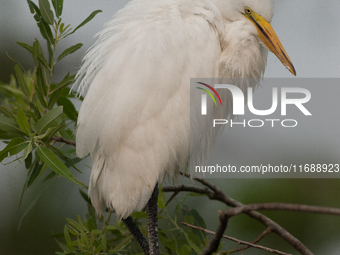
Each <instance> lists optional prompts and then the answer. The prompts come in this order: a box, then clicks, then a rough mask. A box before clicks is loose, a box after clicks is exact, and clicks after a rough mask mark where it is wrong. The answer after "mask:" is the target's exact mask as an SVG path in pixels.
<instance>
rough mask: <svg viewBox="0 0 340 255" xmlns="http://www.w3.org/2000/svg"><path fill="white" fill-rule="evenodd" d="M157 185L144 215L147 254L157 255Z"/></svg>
mask: <svg viewBox="0 0 340 255" xmlns="http://www.w3.org/2000/svg"><path fill="white" fill-rule="evenodd" d="M157 202H158V183H157V184H156V186H155V188H154V190H153V192H152V195H151V198H150V200H149V202H148V203H147V205H146V214H147V219H148V234H149V252H150V253H149V254H150V255H159V246H158V206H157Z"/></svg>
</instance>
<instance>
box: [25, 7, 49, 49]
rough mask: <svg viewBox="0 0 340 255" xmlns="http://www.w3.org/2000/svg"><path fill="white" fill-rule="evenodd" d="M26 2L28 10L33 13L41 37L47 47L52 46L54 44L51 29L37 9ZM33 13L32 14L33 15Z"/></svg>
mask: <svg viewBox="0 0 340 255" xmlns="http://www.w3.org/2000/svg"><path fill="white" fill-rule="evenodd" d="M46 1H47V0H46ZM27 2H28V4H29V6H30V9H31V10H34V11H35V15H34V19H35V20H36V22H37V25H38V27H39V29H40V33H41V35H42V36H43V37H44V38H45V39H46V40H47V42H48V45H52V44H53V43H54V37H53V34H52V31H51V28H50V26H49V25H48V23H47V22H46V21H45V20H44V19H43V17H42V14H41V11H40V9H39V7H38V6H37V5H36V4H35V3H33V2H32V1H30V0H27ZM34 11H33V12H32V13H34ZM52 14H53V13H52Z"/></svg>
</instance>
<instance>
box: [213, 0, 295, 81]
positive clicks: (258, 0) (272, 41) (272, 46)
mask: <svg viewBox="0 0 340 255" xmlns="http://www.w3.org/2000/svg"><path fill="white" fill-rule="evenodd" d="M213 2H214V3H215V4H216V6H217V7H218V9H219V10H220V12H221V14H222V16H223V18H224V19H226V20H228V21H230V22H234V21H246V22H247V23H248V25H249V28H250V33H252V34H253V35H255V36H257V37H258V39H259V40H260V42H261V43H263V44H264V45H266V47H267V48H268V49H269V50H270V51H271V52H273V53H274V54H275V55H276V57H277V58H278V59H279V60H280V61H281V62H282V64H283V65H284V66H285V67H286V68H287V69H288V70H289V71H290V72H291V73H292V74H293V75H296V71H295V68H294V66H293V64H292V61H291V60H290V58H289V56H288V54H287V52H286V51H285V49H284V48H283V46H282V44H281V42H280V40H279V38H278V37H277V35H276V33H275V32H274V29H273V28H272V26H271V25H270V22H271V20H272V17H273V7H272V1H271V0H213Z"/></svg>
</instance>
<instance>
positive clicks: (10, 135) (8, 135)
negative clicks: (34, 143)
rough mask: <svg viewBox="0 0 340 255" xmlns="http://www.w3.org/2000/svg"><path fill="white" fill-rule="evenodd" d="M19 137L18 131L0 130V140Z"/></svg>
mask: <svg viewBox="0 0 340 255" xmlns="http://www.w3.org/2000/svg"><path fill="white" fill-rule="evenodd" d="M16 137H21V135H19V134H18V133H9V132H6V131H0V140H12V139H13V138H16Z"/></svg>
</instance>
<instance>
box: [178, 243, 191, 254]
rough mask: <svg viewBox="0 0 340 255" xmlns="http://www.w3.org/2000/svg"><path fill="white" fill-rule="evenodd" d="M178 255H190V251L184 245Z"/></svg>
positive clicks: (187, 246)
mask: <svg viewBox="0 0 340 255" xmlns="http://www.w3.org/2000/svg"><path fill="white" fill-rule="evenodd" d="M179 254H181V255H192V249H191V247H190V246H189V245H187V244H184V245H182V246H181V249H180V250H179Z"/></svg>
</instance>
